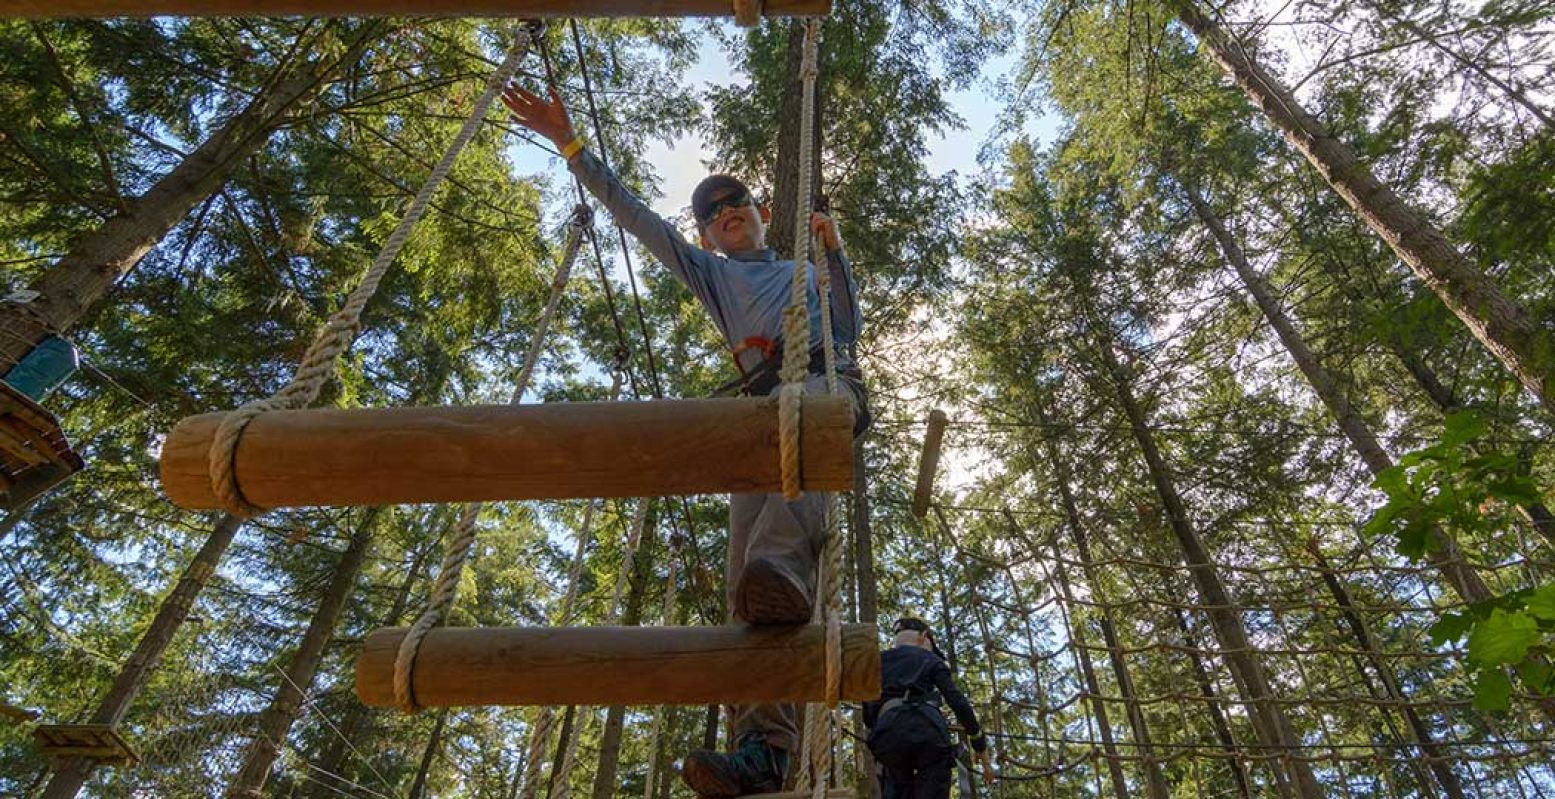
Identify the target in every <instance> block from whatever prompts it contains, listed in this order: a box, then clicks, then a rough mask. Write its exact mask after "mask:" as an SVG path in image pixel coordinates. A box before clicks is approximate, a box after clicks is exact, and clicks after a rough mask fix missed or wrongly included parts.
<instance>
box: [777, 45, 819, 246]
mask: <svg viewBox="0 0 1555 799" xmlns="http://www.w3.org/2000/svg"><path fill="white" fill-rule="evenodd" d="M820 60H821V62H822V64H824V61H825V59H820ZM803 61H804V22H803V21H802V20H798V19H791V20H789V21H788V48H787V51H786V54H785V62H786V67H785V70H786V71H785V72H784V74H785V75H787V76H788V81H787V85H785V86H784V89H783V99H782V101H781V102H780V103H779V105H778V136H777V160H776V162H775V164H774V167H773V174H772V184H771V185H772V197H771V207H772V224H771V225H770V226H769V227H768V228H767V246H769V247H771V248H772V249H774V250H776V251H777V253H778V257H780V258H786V257H790V256H791V253H789V252H788V250H789V248H790V247H792V246H793V242H794V218H795V217H794V214H795V213H797V211H798V207H799V202H800V198H799V197H798V196H797V195H798V193H799V130H800V119H799V115H800V111H801V103H802V101H803V83H802V81H801V79H800V76H799V70H800V65H801V64H802V63H803ZM822 64H817V68H818V69H820V72H819V74H818V75H817V76H816V79H815V121H814V125H813V126H812V128H811V131H812V136H813V138H812V139H811V141H813V142H814V148H815V155H814V158H813V159H812V160H811V162H810V196H811V199H812V204H813V199H814V198H815V197H819V196H821V194H822V191H823V189H822V184H821V144H822V138H821V130H822V127H823V126H822V125H821V116H822V115H823V114H824V113H825V108H826V103H825V100H824V97H825V92H824V87H825V85H826V84H825V77H826V72H825V70H824V69H823V68H821V66H822Z"/></svg>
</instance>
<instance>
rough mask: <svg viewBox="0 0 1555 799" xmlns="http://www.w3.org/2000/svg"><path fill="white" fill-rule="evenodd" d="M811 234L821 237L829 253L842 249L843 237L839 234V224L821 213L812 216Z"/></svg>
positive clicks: (817, 212)
mask: <svg viewBox="0 0 1555 799" xmlns="http://www.w3.org/2000/svg"><path fill="white" fill-rule="evenodd" d="M810 234H811V235H813V236H820V237H821V243H822V244H824V245H825V246H826V249H827V251H828V252H836V251H837V250H840V249H842V236H840V235H838V233H837V222H836V221H835V220H833V219H832V218H831V217H829V216H827V215H826V214H823V213H821V212H819V211H815V212H812V213H811V214H810Z"/></svg>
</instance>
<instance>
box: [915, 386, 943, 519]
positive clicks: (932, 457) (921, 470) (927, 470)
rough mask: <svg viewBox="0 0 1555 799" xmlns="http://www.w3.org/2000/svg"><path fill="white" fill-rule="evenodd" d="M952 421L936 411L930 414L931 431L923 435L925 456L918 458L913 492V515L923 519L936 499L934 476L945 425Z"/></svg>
mask: <svg viewBox="0 0 1555 799" xmlns="http://www.w3.org/2000/svg"><path fill="white" fill-rule="evenodd" d="M949 423H950V419H949V418H948V417H947V416H945V412H944V411H942V410H939V409H938V408H936V409H934V410H933V411H932V412H930V413H929V429H928V431H927V432H925V433H924V434H923V454H922V455H921V456H919V458H918V484H917V485H916V486H915V487H914V488H913V492H912V515H914V516H916V517H918V518H920V519H922V518H923V516H924V514H926V513H928V512H929V502H930V500H932V499H933V498H934V475H935V473H936V472H938V471H939V451H940V445H941V444H943V443H944V440H945V425H947V424H949Z"/></svg>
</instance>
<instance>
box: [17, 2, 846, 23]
mask: <svg viewBox="0 0 1555 799" xmlns="http://www.w3.org/2000/svg"><path fill="white" fill-rule="evenodd" d="M831 7H832V0H765V2H763V3H762V14H763V15H764V16H768V17H791V16H822V15H826V14H830V13H831ZM733 14H734V5H733V3H732V2H731V0H5V1H4V2H0V18H5V17H30V18H34V19H47V18H60V17H155V16H198V17H290V16H310V17H367V16H414V17H449V16H464V17H526V18H542V17H727V16H732V15H733Z"/></svg>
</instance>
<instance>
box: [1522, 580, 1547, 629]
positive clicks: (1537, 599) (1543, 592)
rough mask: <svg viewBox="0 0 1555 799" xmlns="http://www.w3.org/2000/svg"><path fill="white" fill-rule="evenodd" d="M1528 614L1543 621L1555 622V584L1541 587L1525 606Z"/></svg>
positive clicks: (1531, 595) (1530, 596)
mask: <svg viewBox="0 0 1555 799" xmlns="http://www.w3.org/2000/svg"><path fill="white" fill-rule="evenodd" d="M1523 607H1525V608H1526V609H1527V610H1528V614H1529V615H1530V616H1533V617H1534V618H1536V619H1541V620H1543V621H1555V583H1550V584H1549V585H1543V586H1539V588H1538V589H1537V590H1535V591H1534V592H1533V593H1532V594H1530V595H1529V596H1528V599H1527V601H1526V602H1525V604H1524V605H1523Z"/></svg>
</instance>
